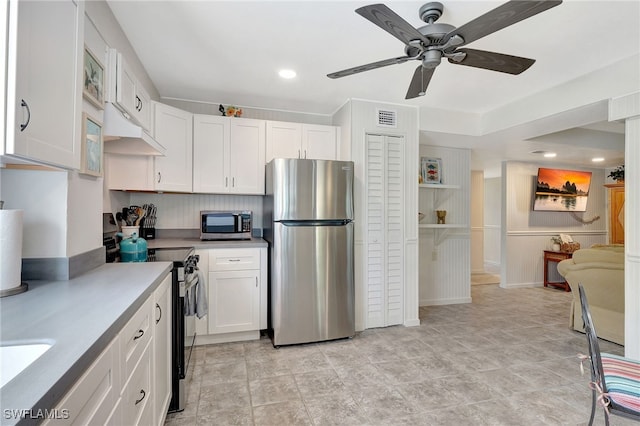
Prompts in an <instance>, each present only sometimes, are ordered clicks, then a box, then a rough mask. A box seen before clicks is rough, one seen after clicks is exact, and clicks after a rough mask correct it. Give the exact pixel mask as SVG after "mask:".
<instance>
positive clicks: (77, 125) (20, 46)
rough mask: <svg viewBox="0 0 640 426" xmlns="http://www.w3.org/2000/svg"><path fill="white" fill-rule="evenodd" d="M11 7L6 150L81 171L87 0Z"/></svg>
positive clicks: (17, 3) (12, 3)
mask: <svg viewBox="0 0 640 426" xmlns="http://www.w3.org/2000/svg"><path fill="white" fill-rule="evenodd" d="M3 7H4V8H6V7H7V6H6V3H5V6H3ZM8 10H9V16H8V29H7V30H8V31H7V34H8V40H7V44H6V46H7V51H6V55H7V56H6V65H7V70H6V78H7V86H6V91H7V92H6V95H7V105H6V109H7V110H6V116H7V117H6V118H7V121H6V126H7V128H6V140H5V146H4V147H3V150H4V151H3V152H2V153H3V154H7V155H14V156H18V157H22V158H26V159H29V160H34V161H37V162H41V163H45V164H51V165H56V166H61V167H64V168H69V169H79V168H80V147H81V144H80V138H81V137H80V131H81V114H80V109H81V107H80V106H81V105H82V64H83V57H84V56H83V52H84V43H83V40H84V2H74V1H70V0H68V1H55V2H51V1H13V0H12V1H10V2H9V6H8ZM3 55H4V53H3Z"/></svg>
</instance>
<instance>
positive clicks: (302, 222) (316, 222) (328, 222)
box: [280, 219, 353, 226]
mask: <svg viewBox="0 0 640 426" xmlns="http://www.w3.org/2000/svg"><path fill="white" fill-rule="evenodd" d="M351 222H353V221H352V220H351V219H331V220H281V221H280V223H281V224H283V225H284V226H345V225H347V224H348V223H351Z"/></svg>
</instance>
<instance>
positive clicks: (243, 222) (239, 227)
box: [200, 210, 253, 240]
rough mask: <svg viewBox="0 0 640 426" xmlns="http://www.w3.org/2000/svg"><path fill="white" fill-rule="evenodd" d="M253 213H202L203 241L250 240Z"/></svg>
mask: <svg viewBox="0 0 640 426" xmlns="http://www.w3.org/2000/svg"><path fill="white" fill-rule="evenodd" d="M252 216H253V212H251V211H249V210H242V211H222V210H202V211H200V239H201V240H250V239H251V220H252Z"/></svg>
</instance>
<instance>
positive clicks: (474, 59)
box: [449, 49, 535, 75]
mask: <svg viewBox="0 0 640 426" xmlns="http://www.w3.org/2000/svg"><path fill="white" fill-rule="evenodd" d="M458 52H461V53H465V54H466V56H465V57H464V59H463V60H461V61H455V60H454V59H451V58H449V62H450V63H452V64H457V65H466V66H468V67H475V68H483V69H486V70H491V71H498V72H504V73H507V74H513V75H517V74H520V73H521V72H523V71H526V70H527V69H528V68H529V67H530V66H531V65H533V63H534V62H535V59H528V58H521V57H519V56H512V55H505V54H502V53H496V52H487V51H485V50H476V49H458V50H456V53H458Z"/></svg>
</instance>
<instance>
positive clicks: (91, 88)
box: [82, 46, 104, 109]
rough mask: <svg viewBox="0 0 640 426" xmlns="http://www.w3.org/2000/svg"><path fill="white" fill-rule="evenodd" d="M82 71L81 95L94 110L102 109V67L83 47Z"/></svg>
mask: <svg viewBox="0 0 640 426" xmlns="http://www.w3.org/2000/svg"><path fill="white" fill-rule="evenodd" d="M83 69H84V76H83V85H82V95H83V96H84V98H85V99H86V100H88V101H89V102H90V103H91V104H92V105H93V106H95V107H96V108H98V109H104V65H102V62H100V61H99V60H98V58H97V57H96V56H95V55H94V54H93V53H92V52H91V50H89V48H88V47H87V46H85V47H84V67H83Z"/></svg>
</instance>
